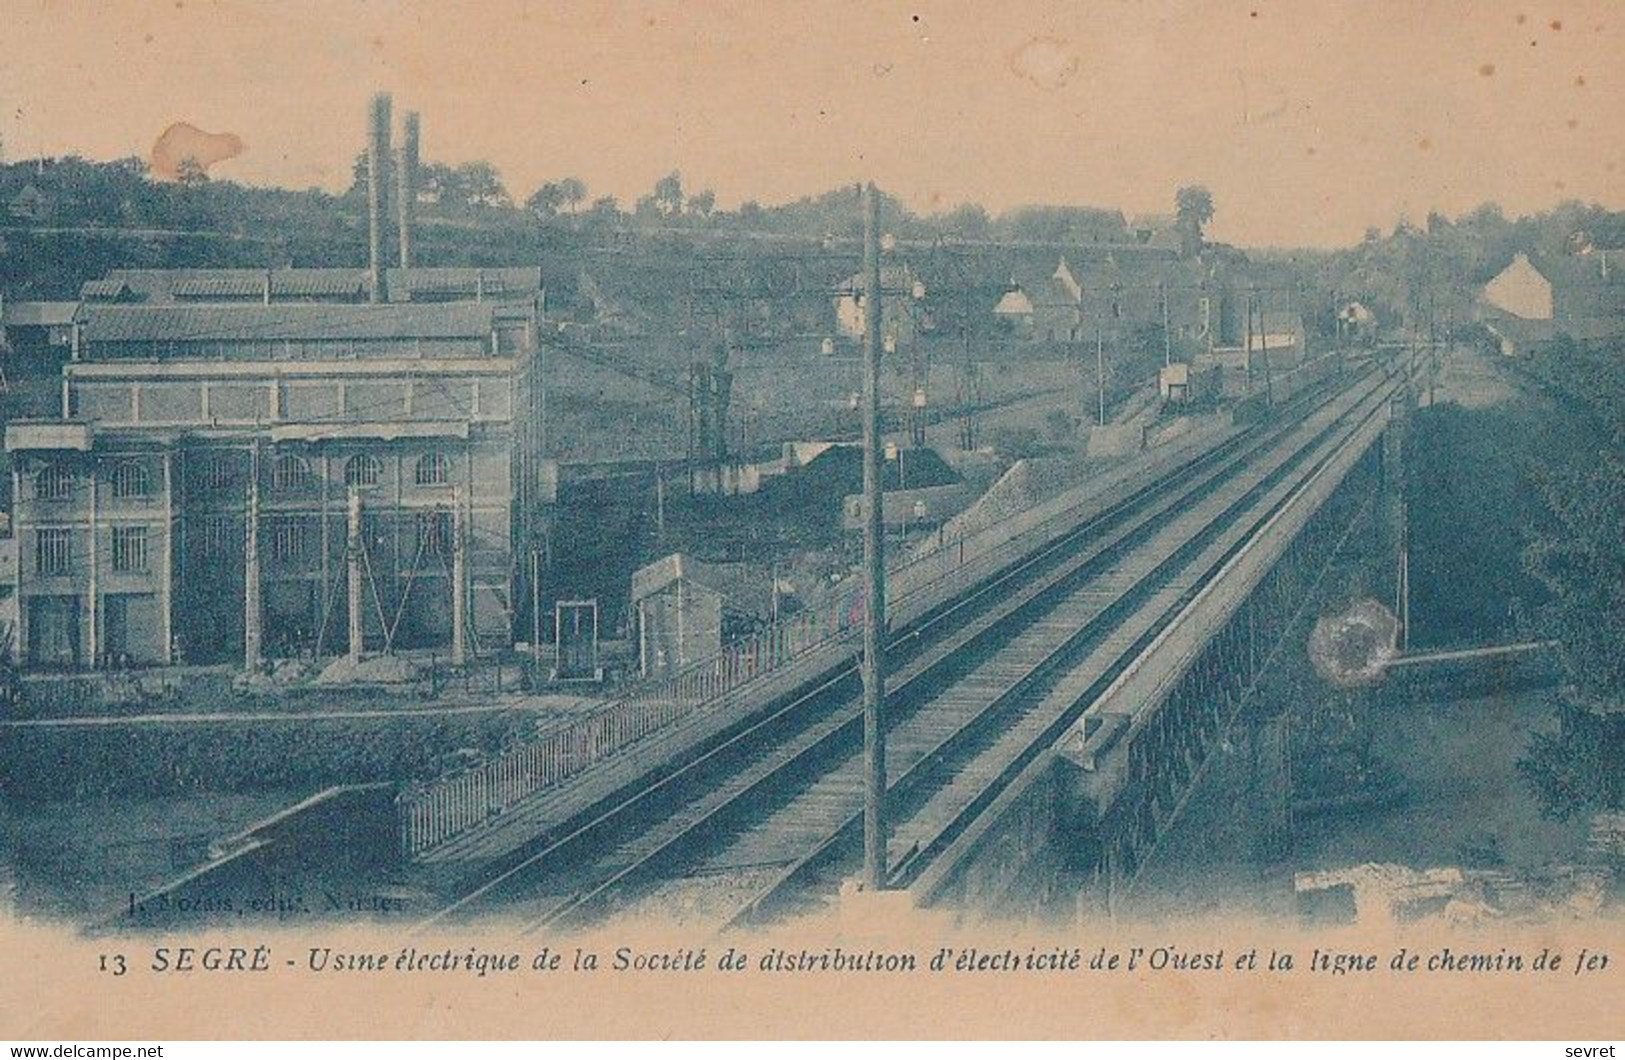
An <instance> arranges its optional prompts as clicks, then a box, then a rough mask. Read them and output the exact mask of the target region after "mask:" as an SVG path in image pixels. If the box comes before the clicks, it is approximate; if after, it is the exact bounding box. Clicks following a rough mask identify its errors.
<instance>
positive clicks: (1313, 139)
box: [0, 0, 1625, 246]
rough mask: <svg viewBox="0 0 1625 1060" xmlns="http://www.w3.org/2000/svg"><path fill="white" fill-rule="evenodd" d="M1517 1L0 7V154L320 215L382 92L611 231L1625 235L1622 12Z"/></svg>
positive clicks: (471, 151)
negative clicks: (1021, 223)
mask: <svg viewBox="0 0 1625 1060" xmlns="http://www.w3.org/2000/svg"><path fill="white" fill-rule="evenodd" d="M1544 2H1545V3H1546V6H1543V7H1535V6H1532V5H1531V4H1530V3H1528V2H1523V0H1520V2H1512V3H1504V2H1501V0H1398V2H1396V0H1364V2H1354V0H1286V2H1275V0H1251V2H1245V0H1244V2H1239V3H1231V2H1219V0H1145V2H1138V3H1136V2H1126V0H1073V2H1070V3H1047V4H1046V3H1019V2H1006V0H1000V2H997V3H993V2H988V0H982V2H971V0H966V2H955V3H935V2H925V0H920V2H915V3H906V4H905V3H890V2H884V0H881V2H869V3H856V2H839V3H838V2H820V0H795V2H783V0H758V2H755V3H733V2H727V0H712V2H708V3H698V2H689V3H666V2H649V3H641V4H639V3H621V4H605V3H596V2H577V3H552V4H542V3H526V2H522V0H462V2H458V3H427V2H425V3H417V2H412V0H374V2H343V0H280V2H276V3H271V2H264V3H248V2H242V0H231V2H210V0H152V2H135V0H103V2H100V3H89V2H84V3H80V2H75V0H6V7H7V18H6V22H7V26H6V33H5V39H4V42H3V44H0V48H3V49H4V60H3V61H0V100H4V101H6V104H7V111H6V112H5V113H3V114H0V136H3V137H4V151H5V157H6V158H7V160H15V159H18V158H23V157H33V156H37V155H40V154H46V155H63V154H79V155H84V156H86V157H89V158H96V159H110V158H117V157H122V156H128V155H132V154H135V155H143V156H147V155H149V154H150V152H151V150H152V147H153V144H154V143H155V142H156V141H157V139H158V137H159V135H160V134H161V133H162V132H163V130H164V129H165V128H166V127H168V126H169V125H170V124H172V123H175V122H182V121H184V122H190V123H192V124H193V125H196V126H197V127H199V128H201V129H203V130H206V131H208V132H214V133H232V134H235V135H237V136H238V137H240V138H241V139H242V141H243V142H244V144H245V145H246V148H245V150H244V151H243V153H242V154H241V155H240V156H239V157H237V158H234V159H231V160H230V161H227V162H223V163H220V164H218V165H217V166H216V168H215V169H214V170H213V172H214V174H215V175H217V176H220V177H229V178H232V179H236V180H241V181H244V182H247V183H255V184H278V185H284V186H289V187H295V188H305V187H311V186H320V187H324V188H327V189H329V190H341V189H342V188H344V187H345V186H347V185H348V183H349V179H350V166H351V163H352V161H353V159H354V157H355V155H356V154H357V152H358V151H360V150H361V148H362V146H363V144H364V142H365V126H366V109H367V100H368V98H369V97H370V96H371V94H372V93H374V92H375V91H379V90H387V91H389V92H391V93H392V94H393V96H394V101H395V109H396V113H397V116H398V115H399V113H400V112H401V111H403V110H406V109H414V110H417V111H419V112H420V113H421V114H422V121H423V154H424V157H426V158H429V159H432V160H437V161H445V162H451V163H457V162H463V161H469V160H473V159H487V160H489V161H491V162H492V163H494V164H495V165H496V166H497V168H498V169H499V170H500V171H501V173H502V175H503V177H504V179H505V181H506V183H507V185H508V188H509V190H510V191H511V192H513V193H514V194H515V196H516V197H518V198H520V199H522V198H524V197H525V196H526V195H528V194H529V192H530V191H532V190H533V189H534V188H535V187H536V186H537V185H538V184H540V183H541V182H543V181H545V180H554V179H558V178H560V177H564V176H576V177H579V178H581V179H583V180H584V181H586V183H587V185H588V187H589V191H590V193H591V194H592V195H593V196H597V195H604V194H610V195H615V196H617V197H618V198H619V199H620V200H621V202H622V204H623V206H630V204H631V203H632V202H633V201H634V200H635V199H636V198H637V197H638V196H639V195H642V194H646V193H647V192H648V191H649V189H650V188H652V187H653V185H654V182H655V181H656V180H657V179H658V178H659V177H660V176H662V175H663V174H665V173H667V172H670V171H672V170H674V169H676V170H680V171H681V173H682V175H683V182H684V184H685V186H686V187H687V188H689V189H690V190H695V189H698V188H702V187H709V188H712V189H714V190H715V192H716V195H717V201H718V205H719V206H721V207H723V208H732V207H734V206H737V205H738V204H739V203H740V202H742V201H745V200H748V199H755V200H757V201H759V202H764V203H776V202H784V201H788V200H792V199H795V198H799V197H800V196H802V195H807V194H816V193H818V192H822V191H825V190H828V189H830V188H832V187H836V186H840V185H844V184H850V183H852V182H854V181H857V180H867V179H872V180H875V181H877V182H878V183H879V184H880V185H881V186H882V187H884V188H886V189H887V190H888V191H891V192H893V193H895V194H898V195H900V196H902V198H903V199H904V200H905V201H906V202H907V203H908V204H909V205H910V206H911V207H912V208H913V209H915V210H917V211H921V212H931V211H934V210H940V209H949V208H951V207H953V206H955V205H957V204H959V203H963V202H980V203H982V204H983V205H985V206H987V207H988V208H990V209H992V210H995V211H998V210H1002V209H1006V208H1009V207H1011V206H1016V205H1021V204H1024V203H1037V202H1044V203H1063V204H1078V205H1093V206H1107V207H1116V208H1120V209H1122V210H1124V211H1125V212H1126V213H1131V214H1132V213H1139V212H1169V211H1171V209H1172V203H1173V197H1174V192H1175V190H1176V189H1177V188H1178V187H1179V186H1180V185H1182V184H1188V183H1201V184H1205V185H1206V186H1207V187H1208V188H1209V189H1211V191H1212V193H1213V199H1214V203H1215V206H1216V214H1215V217H1214V220H1213V223H1212V225H1211V227H1210V230H1209V235H1210V238H1215V239H1219V240H1224V241H1227V242H1233V243H1237V244H1240V245H1245V246H1266V245H1268V246H1333V245H1342V244H1347V243H1351V242H1354V241H1356V240H1358V239H1359V238H1360V236H1361V234H1362V233H1363V232H1364V230H1365V228H1366V227H1367V226H1368V225H1373V224H1375V225H1379V226H1381V227H1383V228H1384V229H1387V228H1389V227H1392V225H1393V224H1394V222H1395V221H1396V219H1398V218H1399V217H1400V216H1401V215H1405V216H1408V217H1410V218H1411V219H1413V220H1417V221H1420V220H1422V219H1423V218H1425V216H1426V214H1427V212H1428V211H1429V210H1430V209H1439V210H1442V211H1444V212H1445V213H1447V214H1450V215H1455V214H1459V213H1461V212H1464V211H1466V210H1469V209H1471V208H1473V207H1474V206H1476V205H1478V204H1479V203H1482V202H1485V201H1491V200H1493V201H1496V202H1499V203H1500V204H1501V205H1502V206H1503V208H1504V209H1505V210H1506V211H1507V212H1508V213H1509V214H1513V215H1516V214H1520V213H1529V212H1533V211H1536V210H1539V209H1543V208H1546V207H1548V206H1550V205H1553V204H1555V203H1556V202H1558V201H1560V200H1563V199H1570V198H1575V199H1581V200H1584V201H1588V202H1590V201H1595V202H1600V203H1602V204H1603V205H1606V206H1610V207H1613V208H1616V209H1618V208H1625V135H1621V133H1622V132H1625V87H1622V86H1625V64H1622V63H1621V62H1620V60H1619V57H1620V56H1621V55H1625V5H1622V4H1620V3H1617V2H1614V0H1601V2H1590V0H1588V2H1573V0H1561V2H1559V0H1544ZM397 120H398V117H397Z"/></svg>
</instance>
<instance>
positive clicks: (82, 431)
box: [5, 126, 553, 669]
mask: <svg viewBox="0 0 1625 1060" xmlns="http://www.w3.org/2000/svg"><path fill="white" fill-rule="evenodd" d="M386 131H387V126H386ZM402 186H403V187H406V188H409V187H410V181H409V179H403V181H402ZM375 197H376V196H375ZM400 216H401V217H402V219H403V221H407V227H406V228H403V238H402V240H401V247H402V251H401V253H402V258H403V259H406V260H407V261H409V260H410V251H409V223H410V222H409V216H410V214H409V211H406V210H403V211H401V215H400ZM381 217H382V213H381V210H378V209H375V210H374V211H373V218H372V219H373V225H374V233H375V237H374V239H373V253H374V255H375V258H374V263H373V265H372V266H369V268H366V269H270V270H260V269H202V270H184V269H183V270H131V271H120V272H113V273H110V274H109V275H108V276H106V277H105V278H103V279H101V280H97V281H93V282H92V283H90V284H87V285H86V286H85V288H84V290H82V291H81V299H82V301H81V304H80V306H79V309H78V311H77V312H76V314H75V316H74V319H73V324H72V329H71V336H70V344H71V347H70V354H69V359H68V363H67V364H66V366H65V367H64V369H63V374H62V394H61V400H62V408H61V416H60V418H53V419H49V420H45V419H35V420H26V421H13V422H12V423H10V424H9V425H8V426H7V429H6V436H5V441H6V448H7V450H8V451H9V452H10V454H11V458H12V465H13V471H12V474H13V482H12V489H13V493H12V496H13V519H14V533H15V540H16V542H17V548H18V564H17V569H18V573H17V593H18V597H19V608H18V631H17V645H16V646H17V651H18V656H19V659H20V660H21V661H22V663H23V664H24V665H25V666H28V667H31V668H39V669H83V668H91V667H100V666H109V665H160V664H166V663H176V662H183V663H188V664H191V663H200V664H202V663H224V662H241V663H243V664H244V665H248V666H253V665H257V664H258V663H259V662H260V661H261V660H263V659H266V658H275V657H287V656H325V655H335V654H342V653H345V652H350V653H358V652H360V651H362V650H366V651H375V650H382V649H399V650H411V649H423V650H433V651H436V652H443V653H444V655H445V656H447V657H449V658H451V659H452V660H453V661H456V660H458V659H460V658H463V657H465V656H467V655H471V654H474V653H476V652H478V651H480V650H482V649H485V648H498V647H507V646H509V645H511V644H512V642H513V639H514V636H515V633H516V631H520V630H526V629H528V627H529V611H528V608H527V607H526V606H525V601H527V600H528V598H529V592H528V588H527V586H528V581H527V579H528V576H529V573H530V569H531V556H532V555H533V554H534V553H535V551H536V550H539V549H541V548H542V547H543V545H544V543H545V539H546V522H547V518H548V511H549V505H550V502H551V500H552V494H553V487H552V481H553V476H552V475H551V474H550V473H549V470H548V465H546V464H545V463H544V461H543V459H542V451H543V450H542V441H543V429H542V424H543V411H544V410H543V401H542V397H543V388H542V384H541V371H542V357H541V349H542V347H541V344H540V342H539V332H538V324H539V318H540V313H541V305H542V276H541V270H540V269H538V268H510V269H474V268H450V269H448V268H415V267H412V266H410V265H405V266H402V267H390V268H384V267H383V266H382V265H381V263H379V262H377V260H376V255H377V254H378V253H379V246H378V244H379V240H378V239H377V237H376V232H377V228H378V226H379V224H380V222H381Z"/></svg>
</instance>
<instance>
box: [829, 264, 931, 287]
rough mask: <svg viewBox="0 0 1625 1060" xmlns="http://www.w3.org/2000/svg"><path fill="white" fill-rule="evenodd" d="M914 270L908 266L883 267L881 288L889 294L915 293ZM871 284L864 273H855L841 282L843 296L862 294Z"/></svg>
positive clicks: (881, 268) (881, 270)
mask: <svg viewBox="0 0 1625 1060" xmlns="http://www.w3.org/2000/svg"><path fill="white" fill-rule="evenodd" d="M914 279H915V277H914V270H913V269H912V268H910V267H909V266H907V265H882V266H881V267H880V287H881V290H882V291H884V292H885V293H887V294H897V293H907V294H912V293H913V292H914ZM868 284H869V280H868V276H867V274H866V273H863V272H854V273H853V274H852V275H850V276H848V277H847V278H846V279H844V280H842V281H841V286H840V290H841V293H842V294H862V293H863V292H864V290H865V289H867V287H868Z"/></svg>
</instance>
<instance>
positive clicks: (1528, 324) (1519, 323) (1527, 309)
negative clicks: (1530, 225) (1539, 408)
mask: <svg viewBox="0 0 1625 1060" xmlns="http://www.w3.org/2000/svg"><path fill="white" fill-rule="evenodd" d="M1616 254H1617V252H1616V251H1607V250H1595V249H1589V248H1588V249H1587V251H1586V252H1585V253H1580V254H1573V255H1566V256H1539V257H1536V258H1531V257H1530V256H1529V255H1527V254H1521V253H1520V254H1516V255H1514V256H1513V258H1512V261H1511V262H1510V263H1508V265H1507V267H1506V268H1504V269H1502V270H1501V271H1500V272H1499V273H1497V274H1496V275H1495V277H1494V278H1493V279H1491V280H1490V281H1489V282H1488V283H1486V284H1485V285H1484V291H1483V295H1482V303H1481V305H1480V317H1481V319H1482V320H1483V322H1484V324H1485V326H1486V327H1488V328H1489V330H1490V332H1491V334H1493V335H1494V336H1495V337H1496V340H1497V341H1498V342H1499V343H1500V346H1501V352H1502V353H1504V354H1506V355H1508V356H1513V355H1517V354H1522V353H1525V352H1528V351H1529V350H1531V349H1534V348H1536V347H1539V346H1541V345H1544V344H1546V343H1549V342H1551V341H1553V340H1555V339H1556V338H1558V337H1559V336H1567V337H1568V338H1571V339H1575V340H1579V341H1596V340H1601V339H1611V338H1617V337H1619V336H1620V335H1622V334H1625V282H1621V278H1620V275H1619V268H1618V267H1617V264H1616V262H1614V261H1611V260H1610V258H1611V256H1612V255H1616Z"/></svg>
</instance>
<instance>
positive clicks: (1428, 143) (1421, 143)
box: [1416, 136, 1433, 151]
mask: <svg viewBox="0 0 1625 1060" xmlns="http://www.w3.org/2000/svg"><path fill="white" fill-rule="evenodd" d="M1416 146H1417V147H1420V148H1421V149H1422V150H1424V151H1427V150H1430V149H1431V148H1432V147H1433V141H1432V140H1430V139H1428V138H1427V137H1426V136H1424V137H1422V138H1421V139H1420V140H1418V141H1416Z"/></svg>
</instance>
